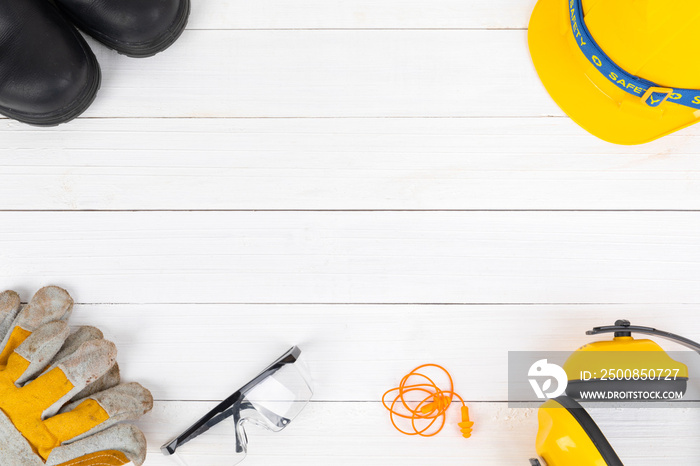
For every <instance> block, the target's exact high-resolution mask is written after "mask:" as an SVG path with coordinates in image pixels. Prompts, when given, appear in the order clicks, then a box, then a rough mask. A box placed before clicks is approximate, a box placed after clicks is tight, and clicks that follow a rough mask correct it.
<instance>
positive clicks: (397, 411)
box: [382, 364, 474, 438]
mask: <svg viewBox="0 0 700 466" xmlns="http://www.w3.org/2000/svg"><path fill="white" fill-rule="evenodd" d="M428 367H432V368H436V369H438V370H440V371H442V372H444V373H445V375H446V376H447V379H448V380H449V381H450V388H449V390H443V389H441V388H440V387H439V386H438V385H437V384H436V383H435V382H434V381H433V379H431V378H430V377H428V376H427V375H425V374H423V373H421V372H419V371H420V370H422V369H424V368H428ZM411 379H414V380H415V379H418V380H416V381H415V383H409V381H411ZM392 392H396V396H395V397H394V400H393V401H392V402H391V404H388V403H387V396H389V395H390V394H391V393H392ZM410 394H414V395H415V394H418V396H417V398H418V399H421V397H422V399H421V401H409V400H408V398H409V395H410ZM455 397H456V398H457V399H459V401H460V402H461V403H462V422H460V423H459V424H458V425H459V427H460V429H461V432H462V436H463V437H464V438H469V437H471V435H472V426H473V425H474V423H473V422H471V421H470V420H469V408H468V407H467V405H466V403H464V400H463V399H462V397H461V396H459V395H458V394H457V393H455V391H454V382H453V381H452V376H451V375H450V373H449V372H447V369H445V368H444V367H442V366H440V365H438V364H423V365H422V366H418V367H416V368H415V369H413V370H412V371H411V372H409V373H408V374H406V375H405V376H404V378H403V379H401V383H400V384H399V386H398V387H396V388H392V389H391V390H387V391H386V392H385V393H384V395H382V404H383V405H384V407H385V408H386V409H387V410H388V411H389V413H390V417H391V423H392V424H393V425H394V427H395V428H396V430H398V431H399V432H401V433H402V434H406V435H419V436H421V437H432V436H434V435H437V434H438V433H439V432H440V431H441V430H442V428H443V427H445V419H446V413H447V410H448V409H449V407H450V406H451V405H452V399H453V398H455ZM396 418H402V419H410V420H411V428H412V429H413V430H412V431H406V430H403V429H401V428H400V427H399V426H398V425H397V423H396V420H397V419H396Z"/></svg>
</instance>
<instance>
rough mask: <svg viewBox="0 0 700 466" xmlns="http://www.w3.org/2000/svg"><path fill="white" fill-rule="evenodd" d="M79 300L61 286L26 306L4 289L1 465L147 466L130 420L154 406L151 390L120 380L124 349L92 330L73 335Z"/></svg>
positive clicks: (0, 307) (0, 313) (0, 301)
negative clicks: (72, 322) (74, 311)
mask: <svg viewBox="0 0 700 466" xmlns="http://www.w3.org/2000/svg"><path fill="white" fill-rule="evenodd" d="M72 307H73V300H72V299H71V297H70V295H69V294H68V293H67V292H66V291H65V290H63V289H61V288H58V287H46V288H42V289H41V290H39V291H38V292H37V293H36V294H35V295H34V297H33V298H32V299H31V301H30V302H29V304H27V305H26V306H24V308H21V306H20V299H19V297H18V296H17V293H15V292H14V291H6V292H4V293H1V294H0V350H1V351H2V352H1V353H0V465H2V466H58V465H60V466H124V465H134V466H140V465H141V464H143V462H144V460H145V457H146V440H145V438H144V436H143V434H142V433H141V431H140V430H138V429H137V428H136V427H134V426H133V425H130V424H123V423H122V422H123V421H129V420H135V419H137V418H139V417H140V416H142V415H143V414H144V413H146V412H148V411H150V410H151V408H152V407H153V398H152V397H151V393H150V392H149V391H148V390H146V389H145V388H143V387H141V386H140V385H139V384H136V383H129V384H119V370H118V367H117V366H116V356H117V350H116V347H115V346H114V343H112V342H109V341H107V340H105V339H104V338H103V336H102V333H101V332H100V331H99V330H97V329H96V328H93V327H80V328H79V329H78V330H77V331H75V332H74V333H72V334H70V332H69V328H68V324H67V323H66V320H67V319H68V317H69V316H70V313H71V310H72Z"/></svg>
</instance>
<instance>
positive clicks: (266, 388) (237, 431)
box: [161, 346, 313, 466]
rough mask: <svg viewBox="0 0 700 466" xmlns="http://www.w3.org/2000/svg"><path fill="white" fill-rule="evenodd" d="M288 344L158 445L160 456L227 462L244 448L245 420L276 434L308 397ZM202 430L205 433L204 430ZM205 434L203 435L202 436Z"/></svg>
mask: <svg viewBox="0 0 700 466" xmlns="http://www.w3.org/2000/svg"><path fill="white" fill-rule="evenodd" d="M300 355H301V350H300V349H299V348H298V347H296V346H294V347H292V348H291V349H290V350H289V351H287V352H286V353H285V354H283V355H282V356H281V357H280V358H279V359H277V360H276V361H275V362H273V363H272V364H271V365H270V366H268V367H267V368H266V369H265V370H264V371H262V372H261V373H260V374H259V375H258V376H257V377H255V378H254V379H253V380H251V381H250V382H248V383H247V384H245V385H244V386H243V387H242V388H240V389H239V390H238V391H236V393H234V394H233V395H231V396H230V397H228V398H227V399H226V400H224V401H223V402H221V403H220V404H219V405H218V406H216V407H215V408H214V409H212V410H211V411H209V412H208V413H207V414H206V415H205V416H204V417H202V418H201V419H200V420H199V421H197V422H196V423H194V424H193V425H192V426H191V427H189V428H188V429H187V430H185V431H184V432H183V433H182V434H180V435H179V436H178V437H177V438H175V439H173V440H172V441H170V442H169V443H167V444H165V445H163V446H162V447H161V450H162V452H163V454H165V455H168V456H170V455H172V458H173V459H175V460H176V461H178V463H179V464H181V465H184V466H231V465H235V464H238V463H240V462H241V461H243V459H244V458H245V456H246V453H247V451H248V438H247V436H246V432H245V426H246V424H247V423H251V424H254V425H256V426H259V427H262V428H264V429H267V430H270V431H273V432H279V431H281V430H282V429H284V428H285V427H287V425H289V423H290V422H291V421H292V420H293V419H294V418H295V417H296V416H297V415H298V414H299V413H300V412H301V410H302V409H303V408H304V407H305V406H306V405H307V404H308V402H309V400H311V396H312V394H313V390H312V388H311V382H310V378H309V376H308V372H307V370H306V367H305V365H304V364H303V362H302V361H299V356H300ZM205 433H206V434H205ZM203 434H205V435H203Z"/></svg>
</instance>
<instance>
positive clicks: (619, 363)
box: [564, 336, 688, 401]
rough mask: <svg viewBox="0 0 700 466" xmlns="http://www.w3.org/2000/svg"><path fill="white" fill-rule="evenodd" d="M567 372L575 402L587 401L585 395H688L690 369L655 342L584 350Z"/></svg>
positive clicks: (625, 339) (619, 342) (629, 341)
mask: <svg viewBox="0 0 700 466" xmlns="http://www.w3.org/2000/svg"><path fill="white" fill-rule="evenodd" d="M564 370H565V371H566V374H567V376H568V379H569V383H568V386H567V389H566V394H567V395H568V396H571V397H574V398H576V399H584V398H585V397H584V396H583V395H582V392H584V391H586V392H589V393H591V392H608V391H614V392H631V391H633V392H656V391H660V392H661V391H672V392H676V393H685V391H686V389H687V385H688V366H686V365H685V364H683V363H681V362H679V361H676V360H675V359H673V358H671V357H670V356H669V355H668V354H667V353H666V352H665V351H664V350H663V349H662V348H661V347H660V346H659V345H658V344H657V343H656V342H654V341H652V340H648V339H640V340H637V339H634V338H633V337H631V336H616V337H615V338H614V339H613V340H607V341H596V342H594V343H589V344H587V345H585V346H582V347H581V348H579V349H578V350H576V351H575V352H574V353H573V354H572V355H571V356H570V357H569V359H567V361H566V363H565V364H564ZM586 399H588V398H586ZM625 401H649V400H646V399H644V398H636V399H625Z"/></svg>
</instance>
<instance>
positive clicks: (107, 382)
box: [55, 326, 121, 401]
mask: <svg viewBox="0 0 700 466" xmlns="http://www.w3.org/2000/svg"><path fill="white" fill-rule="evenodd" d="M103 337H104V335H102V332H101V331H100V330H99V329H97V328H95V327H90V326H83V327H78V329H77V330H76V331H75V332H73V333H72V334H71V335H70V336H69V337H68V339H67V340H66V342H65V343H64V345H63V348H61V351H60V352H59V353H58V354H57V355H56V358H55V359H56V361H60V360H62V359H65V358H67V357H68V356H69V355H71V354H73V353H75V352H76V351H77V350H78V348H80V345H82V344H83V343H85V342H87V341H90V340H100V339H102V338H103ZM120 380H121V379H120V376H119V365H118V364H116V363H115V364H114V366H113V367H112V368H111V369H110V370H109V371H108V372H107V373H106V374H105V375H103V376H102V377H100V378H99V379H97V380H96V381H94V382H92V383H90V384H89V385H88V386H87V387H85V389H84V390H83V391H81V392H80V393H78V394H77V395H75V396H74V397H73V399H72V400H71V401H75V400H81V399H83V398H87V397H88V396H90V395H92V394H93V393H97V392H101V391H103V390H107V389H108V388H112V387H114V386H117V385H119V382H120Z"/></svg>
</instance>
